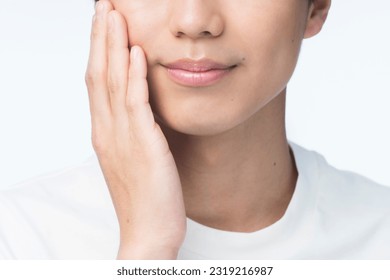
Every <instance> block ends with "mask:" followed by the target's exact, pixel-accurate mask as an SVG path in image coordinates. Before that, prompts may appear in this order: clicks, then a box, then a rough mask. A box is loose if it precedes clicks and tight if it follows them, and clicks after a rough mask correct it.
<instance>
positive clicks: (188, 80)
mask: <svg viewBox="0 0 390 280" xmlns="http://www.w3.org/2000/svg"><path fill="white" fill-rule="evenodd" d="M232 69H233V67H230V68H227V69H214V70H209V71H205V72H191V71H186V70H183V69H173V68H167V72H168V74H169V76H170V78H171V79H172V80H173V81H175V82H176V83H178V84H180V85H183V86H189V87H206V86H211V85H214V84H216V83H218V82H219V81H220V80H222V79H223V78H224V77H226V76H227V75H228V74H229V73H230V71H231V70H232Z"/></svg>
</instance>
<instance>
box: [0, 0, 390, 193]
mask: <svg viewBox="0 0 390 280" xmlns="http://www.w3.org/2000/svg"><path fill="white" fill-rule="evenodd" d="M92 2H93V0H66V1H64V0H61V1H60V0H38V1H27V0H0V188H3V187H7V186H10V185H12V184H15V183H17V182H20V181H23V180H26V179H28V178H30V177H34V176H36V175H40V174H43V173H47V172H49V171H52V170H58V169H61V168H63V167H65V166H69V165H73V164H76V163H79V162H81V161H83V160H84V159H85V158H87V157H88V156H90V155H91V154H92V153H93V150H92V148H91V144H90V119H89V109H88V98H87V92H86V89H85V86H84V71H85V66H86V63H87V57H88V49H89V30H90V21H91V20H90V19H91V15H92V13H93V4H92ZM389 13H390V1H388V0H369V1H368V0H334V1H333V7H332V11H331V13H330V16H329V19H328V22H327V24H326V26H325V28H324V30H323V32H322V33H321V34H320V35H319V36H317V37H316V38H314V39H310V40H306V41H305V42H304V46H303V49H302V53H301V59H300V62H299V64H298V67H297V71H296V73H295V76H294V77H293V79H292V81H291V84H290V88H289V93H288V108H287V119H288V121H287V123H288V134H289V138H290V139H291V140H292V141H294V142H296V143H298V144H301V145H303V146H305V147H307V148H310V149H314V150H317V151H319V152H320V153H322V154H323V155H325V157H326V158H327V159H328V161H329V162H330V163H331V164H333V165H335V166H337V167H339V168H342V169H348V170H352V171H356V172H358V173H361V174H363V175H365V176H368V177H370V178H372V179H374V180H375V181H378V182H380V183H382V184H386V185H390V129H389V120H390V110H389V105H390V90H389V88H388V80H389V79H390V52H389V50H390V17H389V16H388V15H389Z"/></svg>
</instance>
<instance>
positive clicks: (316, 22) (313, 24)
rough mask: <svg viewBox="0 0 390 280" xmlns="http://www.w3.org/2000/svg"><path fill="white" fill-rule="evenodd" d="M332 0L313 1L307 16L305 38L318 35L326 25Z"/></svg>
mask: <svg viewBox="0 0 390 280" xmlns="http://www.w3.org/2000/svg"><path fill="white" fill-rule="evenodd" d="M331 3H332V0H312V1H311V3H310V7H309V14H308V16H307V23H306V30H305V35H304V38H305V39H306V38H310V37H313V36H315V35H317V34H318V33H319V32H320V31H321V29H322V26H323V25H324V23H325V21H326V18H327V17H328V12H329V9H330V6H331Z"/></svg>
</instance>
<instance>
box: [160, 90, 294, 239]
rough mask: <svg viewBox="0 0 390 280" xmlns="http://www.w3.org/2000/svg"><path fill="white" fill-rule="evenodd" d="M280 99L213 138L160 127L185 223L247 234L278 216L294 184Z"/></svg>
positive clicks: (282, 210) (283, 93)
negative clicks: (176, 177) (172, 162)
mask: <svg viewBox="0 0 390 280" xmlns="http://www.w3.org/2000/svg"><path fill="white" fill-rule="evenodd" d="M285 93H286V92H285V91H284V92H282V93H281V94H279V96H278V97H276V98H275V99H273V100H272V101H271V102H270V103H268V104H267V105H266V106H265V107H264V108H262V109H261V110H259V111H258V112H257V113H256V114H255V115H253V116H252V117H251V118H250V119H248V120H247V121H245V122H244V123H242V124H240V125H239V126H237V127H235V128H232V129H231V130H229V131H226V132H224V133H221V134H218V135H212V136H193V135H184V134H181V133H178V132H175V131H173V130H170V129H168V128H166V127H162V128H163V131H164V133H165V135H166V137H167V140H168V143H169V145H170V148H171V151H172V154H173V156H174V158H175V161H176V165H177V168H178V170H179V174H180V178H181V181H182V188H183V195H184V202H185V206H186V212H187V216H188V217H189V218H191V219H193V220H195V221H197V222H199V223H201V224H204V225H206V226H210V227H214V228H218V229H222V230H229V231H240V232H252V231H256V230H259V229H262V228H264V227H267V226H269V225H271V224H273V223H274V222H276V221H277V220H279V219H280V218H281V217H282V216H283V214H284V213H285V211H286V209H287V206H288V204H289V202H290V200H291V197H292V194H293V191H294V188H295V183H296V179H297V171H296V167H295V163H294V160H293V157H292V155H291V153H290V149H289V146H288V142H287V138H286V132H285V114H284V112H285V96H286V94H285Z"/></svg>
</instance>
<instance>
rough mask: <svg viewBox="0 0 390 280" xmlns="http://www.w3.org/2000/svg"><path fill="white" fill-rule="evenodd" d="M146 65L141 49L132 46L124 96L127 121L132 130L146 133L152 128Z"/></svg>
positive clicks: (152, 120)
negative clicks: (130, 124)
mask: <svg viewBox="0 0 390 280" xmlns="http://www.w3.org/2000/svg"><path fill="white" fill-rule="evenodd" d="M146 76H147V63H146V58H145V54H144V52H143V50H142V48H141V47H139V46H133V47H132V48H131V53H130V69H129V78H128V88H127V96H126V107H127V112H128V115H129V119H130V121H131V123H132V126H133V127H134V128H136V129H137V128H138V129H137V130H139V131H140V132H141V131H142V132H148V131H150V129H151V128H154V124H155V121H154V116H153V112H152V109H151V107H150V104H149V90H148V83H147V80H146Z"/></svg>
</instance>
